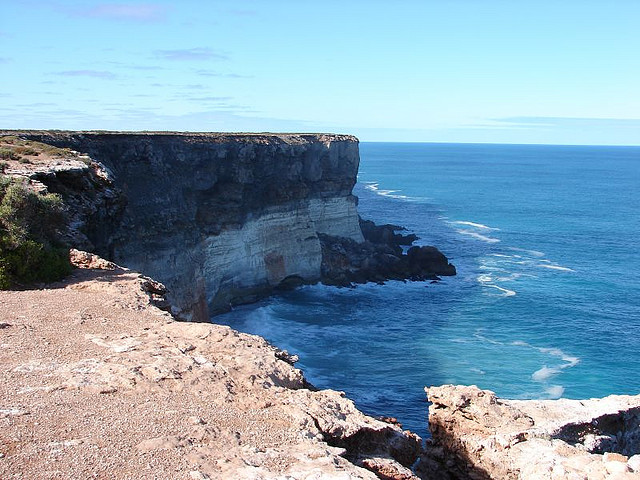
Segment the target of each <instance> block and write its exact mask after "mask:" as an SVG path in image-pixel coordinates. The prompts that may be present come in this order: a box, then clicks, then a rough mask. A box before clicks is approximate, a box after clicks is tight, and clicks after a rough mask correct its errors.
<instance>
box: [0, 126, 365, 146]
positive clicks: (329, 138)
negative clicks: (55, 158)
mask: <svg viewBox="0 0 640 480" xmlns="http://www.w3.org/2000/svg"><path fill="white" fill-rule="evenodd" d="M0 135H15V136H21V135H26V136H33V135H38V136H39V135H44V136H49V137H54V138H55V137H61V138H62V137H68V136H74V135H85V136H96V137H100V136H113V137H117V136H126V137H188V138H197V139H207V140H209V141H214V142H216V143H218V142H223V141H229V140H233V141H251V142H256V141H258V142H260V141H273V140H280V141H283V142H286V143H293V144H295V143H306V142H309V141H320V142H358V139H357V138H356V137H355V136H353V135H346V134H337V133H293V132H292V133H273V132H255V133H254V132H173V131H146V130H144V131H112V130H38V129H33V130H31V129H29V130H2V129H0Z"/></svg>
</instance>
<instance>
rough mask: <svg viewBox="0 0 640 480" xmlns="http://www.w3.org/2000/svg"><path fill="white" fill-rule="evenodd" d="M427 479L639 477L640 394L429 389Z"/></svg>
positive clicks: (422, 467) (424, 471) (424, 460)
mask: <svg viewBox="0 0 640 480" xmlns="http://www.w3.org/2000/svg"><path fill="white" fill-rule="evenodd" d="M425 391H426V392H427V396H428V399H429V401H430V402H431V406H430V407H429V427H430V430H431V434H432V439H431V440H430V441H429V442H428V444H427V450H426V454H425V455H423V457H422V459H421V463H420V475H421V477H422V478H426V479H444V480H446V479H500V480H503V479H504V480H510V479H513V480H516V479H518V480H529V479H532V480H533V479H536V480H545V479H558V480H560V479H562V480H564V479H575V480H596V479H619V480H624V479H629V480H630V479H638V478H640V456H639V454H640V395H637V396H617V395H612V396H609V397H605V398H602V399H591V400H566V399H561V400H503V399H500V398H497V397H496V396H495V394H494V393H493V392H491V391H488V390H480V389H479V388H477V387H475V386H471V387H467V386H454V385H444V386H441V387H431V388H426V389H425Z"/></svg>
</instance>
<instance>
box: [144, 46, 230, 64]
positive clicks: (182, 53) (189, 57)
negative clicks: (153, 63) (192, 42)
mask: <svg viewBox="0 0 640 480" xmlns="http://www.w3.org/2000/svg"><path fill="white" fill-rule="evenodd" d="M155 54H156V56H157V57H159V58H163V59H165V60H173V61H202V60H228V59H229V57H228V56H227V55H225V54H224V53H221V52H219V51H216V50H214V49H212V48H209V47H196V48H184V49H178V50H156V51H155Z"/></svg>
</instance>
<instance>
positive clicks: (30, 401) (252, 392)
mask: <svg viewBox="0 0 640 480" xmlns="http://www.w3.org/2000/svg"><path fill="white" fill-rule="evenodd" d="M146 282H147V280H145V279H144V278H141V277H140V276H139V275H138V274H136V273H133V272H131V271H128V270H124V269H119V268H117V269H115V270H109V271H97V270H80V269H78V270H76V271H75V273H74V274H73V276H72V277H71V278H70V279H68V280H67V281H65V282H64V283H60V284H55V285H52V286H50V287H48V288H46V289H42V290H29V291H12V292H0V365H2V368H1V369H0V478H2V479H11V478H25V479H40V478H43V479H44V478H109V479H118V478H159V479H164V478H167V479H169V478H171V479H180V478H185V479H189V478H191V479H206V478H242V479H251V478H255V479H262V478H265V479H266V478H278V479H292V478H293V479H297V478H300V479H302V478H305V479H306V478H309V479H311V478H313V479H317V478H318V479H319V478H335V479H342V478H344V479H347V478H362V479H368V478H376V476H375V475H374V474H373V473H371V472H370V471H368V470H366V469H364V468H361V467H359V466H356V465H355V463H353V462H356V463H359V464H360V465H369V468H372V469H375V468H376V465H383V467H379V469H382V468H384V469H385V471H391V472H393V471H397V472H404V473H403V475H410V472H409V471H408V470H406V468H404V467H402V466H400V465H399V464H398V463H397V462H395V461H394V460H393V459H391V458H389V455H387V453H388V452H382V453H381V452H380V446H381V445H380V439H381V438H385V439H389V440H390V443H389V444H390V445H392V447H393V448H399V449H400V450H403V449H404V446H405V444H404V443H403V442H407V443H406V444H407V445H414V444H415V442H416V440H415V438H414V437H412V436H411V435H407V434H405V433H403V432H402V431H401V430H400V429H399V428H398V427H396V426H394V425H389V424H387V423H384V422H381V421H378V420H375V419H373V418H370V417H367V416H365V415H363V414H362V413H360V412H359V411H358V410H356V409H355V407H354V406H353V403H352V402H351V401H349V400H347V399H345V398H344V396H343V394H341V393H340V392H334V391H312V390H309V389H307V388H304V387H305V385H306V384H305V382H304V379H303V376H302V374H301V372H300V371H299V370H297V369H296V368H294V367H293V366H292V365H290V364H289V363H287V361H286V360H290V357H288V356H287V355H286V354H283V353H282V352H279V351H278V350H277V349H276V348H274V347H272V346H270V345H269V344H268V343H267V342H266V341H265V340H263V339H262V338H260V337H256V336H252V335H246V334H241V333H238V332H236V331H234V330H232V329H230V328H228V327H225V326H220V325H214V324H204V323H199V324H196V323H182V322H176V321H174V319H173V318H172V317H171V316H170V315H169V314H168V313H166V312H163V311H161V310H159V309H158V308H156V307H155V306H153V305H152V304H151V301H150V296H149V294H147V293H146V292H145V283H146ZM370 434H373V437H375V438H374V442H373V443H371V444H368V443H367V439H368V438H369V437H368V436H367V435H370ZM354 438H356V439H358V442H354V441H351V440H352V439H354ZM329 443H331V444H332V445H334V446H331V445H329ZM376 448H377V450H376ZM384 448H386V447H384ZM384 448H383V449H384ZM374 450H376V451H374ZM403 451H406V449H404V450H403ZM416 454H417V453H416ZM345 457H349V459H350V460H347V459H346V458H345ZM369 457H370V458H369ZM379 457H382V460H381V459H380V458H379ZM400 457H401V456H400ZM414 459H415V456H414V457H413V458H408V459H407V458H404V459H403V458H401V461H403V460H404V461H405V463H407V462H409V461H411V462H412V461H413V460H414ZM367 462H368V463H367ZM376 462H377V463H376ZM389 465H391V466H389ZM394 468H395V470H394ZM407 472H408V473H407ZM386 478H394V477H386ZM397 478H401V477H399V476H398V477H397ZM402 478H410V477H406V476H405V477H402Z"/></svg>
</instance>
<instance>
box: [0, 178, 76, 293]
mask: <svg viewBox="0 0 640 480" xmlns="http://www.w3.org/2000/svg"><path fill="white" fill-rule="evenodd" d="M64 225H65V214H64V205H63V204H62V200H61V199H60V197H59V196H57V195H54V194H44V195H43V194H39V193H36V192H34V191H32V190H30V189H29V188H28V185H27V183H26V182H25V181H20V180H15V179H9V178H8V177H5V176H0V288H1V289H7V288H12V287H15V286H27V285H30V284H34V283H39V282H52V281H56V280H60V279H62V278H64V277H65V276H66V275H68V274H69V273H70V272H71V265H70V263H69V258H68V250H67V249H65V248H64V246H63V245H62V243H61V242H60V240H59V230H60V229H61V228H63V227H64Z"/></svg>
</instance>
